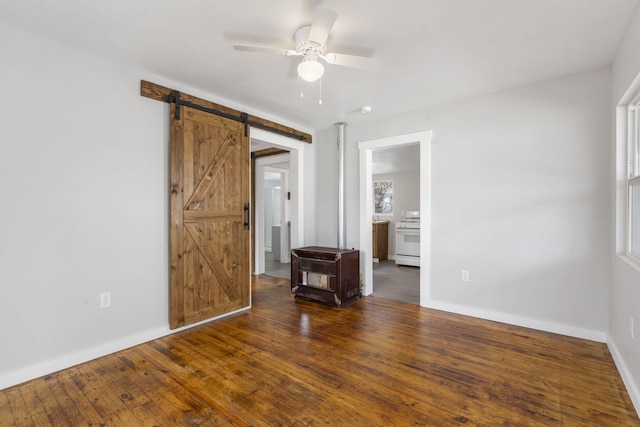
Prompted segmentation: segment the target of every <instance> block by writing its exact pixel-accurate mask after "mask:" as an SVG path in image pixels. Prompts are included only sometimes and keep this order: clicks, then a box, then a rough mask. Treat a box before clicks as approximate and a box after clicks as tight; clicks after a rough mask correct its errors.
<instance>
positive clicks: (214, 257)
mask: <svg viewBox="0 0 640 427" xmlns="http://www.w3.org/2000/svg"><path fill="white" fill-rule="evenodd" d="M175 108H176V106H175V105H174V104H172V105H171V148H170V150H171V154H170V157H171V158H170V164H171V166H170V169H171V170H170V192H171V193H170V205H171V207H170V209H171V214H170V216H171V218H170V220H171V232H170V252H171V260H170V262H171V265H170V267H171V270H170V326H171V328H172V329H173V328H177V327H180V326H184V325H188V324H192V323H196V322H199V321H201V320H205V319H208V318H211V317H214V316H218V315H221V314H224V313H229V312H231V311H234V310H237V309H240V308H243V307H247V306H248V305H249V296H250V283H251V278H250V270H249V265H250V254H249V250H250V248H249V238H250V235H249V228H248V225H247V224H246V223H247V222H249V221H248V215H249V212H248V210H247V209H248V203H249V173H250V171H249V139H248V137H246V136H245V134H244V125H243V124H242V123H239V122H236V121H234V120H230V119H226V118H223V117H219V116H215V115H212V114H209V113H204V112H202V111H199V110H195V109H192V108H189V107H185V106H180V107H179V108H180V110H179V119H177V118H176V117H175Z"/></svg>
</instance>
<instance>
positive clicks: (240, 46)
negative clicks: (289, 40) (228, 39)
mask: <svg viewBox="0 0 640 427" xmlns="http://www.w3.org/2000/svg"><path fill="white" fill-rule="evenodd" d="M233 48H234V49H235V50H240V51H243V52H259V53H275V54H277V55H286V56H294V55H299V53H298V52H296V51H295V50H291V49H283V48H281V47H267V46H251V45H248V44H234V45H233Z"/></svg>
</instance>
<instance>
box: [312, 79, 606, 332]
mask: <svg viewBox="0 0 640 427" xmlns="http://www.w3.org/2000/svg"><path fill="white" fill-rule="evenodd" d="M609 99H610V75H609V72H608V70H599V71H594V72H590V73H585V74H580V75H575V76H570V77H566V78H562V79H557V80H553V81H548V82H543V83H539V84H536V85H531V86H527V87H522V88H518V89H514V90H510V91H505V92H500V93H495V94H492V95H487V96H482V97H477V98H473V99H468V100H465V101H464V102H460V103H453V104H448V105H443V106H439V107H435V108H431V109H428V110H424V111H418V112H413V113H408V114H405V115H401V116H397V117H393V118H389V119H377V120H375V121H371V122H368V123H363V124H355V125H350V126H348V127H347V133H346V139H347V143H346V148H347V149H346V162H347V165H350V166H348V167H347V171H346V172H347V174H346V183H347V190H346V194H347V243H348V246H357V245H358V240H359V236H358V234H359V227H358V215H359V213H358V209H359V207H358V200H359V199H358V189H359V187H358V174H357V166H356V165H357V164H358V160H357V159H358V153H357V143H358V142H360V141H368V140H373V139H378V138H384V137H392V136H394V135H400V134H407V133H412V132H418V131H433V143H432V151H431V206H432V210H431V214H432V248H431V249H432V259H431V264H432V271H430V272H429V274H430V276H431V288H430V290H429V298H430V301H431V303H432V304H433V305H437V306H439V307H441V308H447V309H451V310H455V311H462V312H466V313H469V314H475V315H479V316H482V317H488V318H494V319H497V320H503V321H509V322H511V323H516V324H525V325H528V326H532V327H537V328H540V329H546V330H553V331H556V332H563V333H567V334H570V335H576V336H582V337H589V338H593V339H598V340H601V341H603V340H604V339H605V337H606V332H607V328H608V281H609V261H608V255H607V245H606V244H603V242H608V241H609V230H608V218H609V209H608V201H609V187H608V184H607V182H608V176H609V172H610V170H609V163H608V158H609V155H610V153H609V149H608V141H609V140H610V117H611V114H610V111H609ZM380 108H383V106H380ZM316 139H317V142H318V144H317V149H318V150H319V151H320V152H318V155H317V159H318V162H323V161H325V160H327V159H329V158H331V156H332V154H330V152H333V147H334V145H333V144H331V143H330V142H331V141H334V140H335V129H326V130H325V131H323V132H319V133H318V136H317V138H316ZM323 150H324V152H322V151H323ZM334 163H335V162H334ZM332 169H333V170H332ZM334 169H335V166H331V165H329V164H327V165H326V166H324V170H325V175H326V176H327V177H330V176H333V175H334ZM327 181H328V179H327ZM333 188H335V186H333V185H332V186H331V189H333ZM335 194H336V193H335V191H329V190H328V189H323V191H322V193H321V190H320V189H319V190H318V196H319V197H320V196H321V195H322V200H319V201H318V205H317V206H318V218H325V217H330V216H331V213H332V212H335V207H334V205H335V203H336V202H335V200H336V196H335ZM330 225H331V223H329V221H324V222H323V223H322V225H320V224H318V228H317V233H318V241H319V242H320V241H321V242H333V241H334V240H333V235H334V233H335V232H334V230H335V229H332V228H330ZM461 269H466V270H469V271H470V275H471V281H470V282H469V283H462V282H460V270H461Z"/></svg>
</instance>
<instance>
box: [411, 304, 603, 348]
mask: <svg viewBox="0 0 640 427" xmlns="http://www.w3.org/2000/svg"><path fill="white" fill-rule="evenodd" d="M420 305H422V306H423V307H428V308H433V309H436V310H442V311H448V312H450V313H456V314H462V315H465V316H472V317H478V318H480V319H486V320H493V321H495V322H500V323H507V324H509V325H515V326H522V327H525V328H531V329H537V330H539V331H545V332H552V333H554V334H560V335H567V336H570V337H575V338H582V339H586V340H590V341H597V342H601V343H604V342H606V341H607V333H606V332H600V331H594V330H591V329H583V328H577V327H575V326H569V325H564V324H560V323H554V322H545V321H542V320H537V319H531V318H529V317H522V316H516V315H513V314H508V313H501V312H497V311H490V310H483V309H478V308H473V307H467V306H463V305H457V304H451V303H447V302H442V301H435V300H428V299H427V301H426V303H424V304H423V303H422V301H421V302H420Z"/></svg>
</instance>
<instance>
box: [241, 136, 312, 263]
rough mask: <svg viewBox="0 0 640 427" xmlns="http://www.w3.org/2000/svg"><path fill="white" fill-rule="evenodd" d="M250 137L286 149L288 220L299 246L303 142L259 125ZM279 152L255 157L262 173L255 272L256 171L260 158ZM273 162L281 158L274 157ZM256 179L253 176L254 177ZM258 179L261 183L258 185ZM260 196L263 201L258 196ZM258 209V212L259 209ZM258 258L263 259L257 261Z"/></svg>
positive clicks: (259, 249)
mask: <svg viewBox="0 0 640 427" xmlns="http://www.w3.org/2000/svg"><path fill="white" fill-rule="evenodd" d="M251 140H252V141H253V140H256V141H262V142H266V143H268V144H269V145H271V146H274V147H278V148H282V149H285V150H288V151H289V154H288V156H289V166H290V167H289V190H288V191H289V192H291V200H290V202H289V207H290V209H289V211H288V213H289V220H290V221H291V228H290V232H291V247H292V248H298V247H301V246H304V205H303V199H304V194H302V193H303V190H304V173H303V172H304V149H305V145H306V142H301V141H298V140H295V139H292V138H287V137H286V136H282V135H278V134H275V133H271V132H267V131H265V130H262V129H256V128H251ZM276 157H279V156H269V157H265V158H262V159H257V160H256V176H261V177H263V178H262V179H261V180H258V181H256V183H255V185H256V188H255V190H256V191H255V196H256V201H255V202H256V206H255V208H256V210H255V215H256V218H255V224H256V229H255V239H256V241H255V247H254V248H253V256H254V260H255V269H254V273H255V274H261V273H264V239H263V238H262V235H263V234H264V173H262V175H258V165H264V163H263V162H268V161H266V160H263V159H268V158H276ZM276 162H282V160H280V161H276ZM254 181H255V180H254ZM260 181H261V182H262V185H260ZM259 197H260V198H261V199H262V204H261V203H260V202H259V201H258V198H259ZM259 210H260V213H259ZM260 218H262V226H260V225H259V224H260ZM260 260H262V263H261V264H260Z"/></svg>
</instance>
